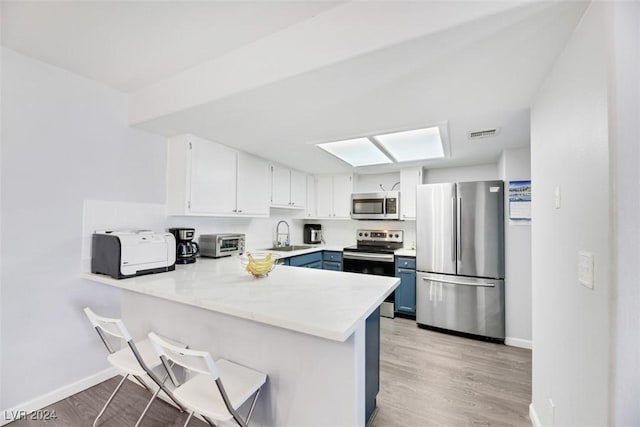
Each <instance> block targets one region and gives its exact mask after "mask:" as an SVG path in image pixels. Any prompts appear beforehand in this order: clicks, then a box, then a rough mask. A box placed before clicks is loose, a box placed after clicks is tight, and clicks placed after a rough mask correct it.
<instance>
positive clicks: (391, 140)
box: [373, 126, 444, 162]
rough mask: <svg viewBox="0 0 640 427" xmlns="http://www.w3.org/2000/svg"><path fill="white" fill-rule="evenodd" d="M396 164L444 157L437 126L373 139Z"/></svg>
mask: <svg viewBox="0 0 640 427" xmlns="http://www.w3.org/2000/svg"><path fill="white" fill-rule="evenodd" d="M373 138H374V139H375V140H376V142H378V143H379V144H380V145H381V146H382V148H383V149H385V150H386V151H387V152H388V153H389V154H391V155H392V156H393V158H394V159H395V160H396V161H397V162H409V161H412V160H428V159H440V158H442V157H444V148H443V147H442V138H441V137H440V129H439V128H438V126H434V127H430V128H424V129H416V130H409V131H405V132H395V133H388V134H386V135H376V136H374V137H373Z"/></svg>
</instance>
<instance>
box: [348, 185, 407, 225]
mask: <svg viewBox="0 0 640 427" xmlns="http://www.w3.org/2000/svg"><path fill="white" fill-rule="evenodd" d="M351 218H353V219H400V192H398V191H384V192H379V193H353V194H351Z"/></svg>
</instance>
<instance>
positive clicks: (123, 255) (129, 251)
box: [91, 230, 176, 279]
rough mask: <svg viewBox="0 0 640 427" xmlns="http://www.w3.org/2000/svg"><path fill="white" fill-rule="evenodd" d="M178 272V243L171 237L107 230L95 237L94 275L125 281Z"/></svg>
mask: <svg viewBox="0 0 640 427" xmlns="http://www.w3.org/2000/svg"><path fill="white" fill-rule="evenodd" d="M175 268H176V240H175V237H173V235H172V234H171V233H155V232H153V231H149V230H122V231H107V230H105V231H96V232H95V233H94V234H93V242H92V245H91V272H92V273H98V274H106V275H108V276H111V277H113V278H114V279H125V278H127V277H135V276H141V275H143V274H151V273H160V272H164V271H172V270H175Z"/></svg>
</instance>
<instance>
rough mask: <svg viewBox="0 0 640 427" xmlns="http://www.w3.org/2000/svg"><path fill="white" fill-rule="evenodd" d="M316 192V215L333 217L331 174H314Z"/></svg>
mask: <svg viewBox="0 0 640 427" xmlns="http://www.w3.org/2000/svg"><path fill="white" fill-rule="evenodd" d="M316 192H317V194H316V201H317V204H316V212H317V214H318V217H320V218H330V217H333V176H331V175H318V176H316Z"/></svg>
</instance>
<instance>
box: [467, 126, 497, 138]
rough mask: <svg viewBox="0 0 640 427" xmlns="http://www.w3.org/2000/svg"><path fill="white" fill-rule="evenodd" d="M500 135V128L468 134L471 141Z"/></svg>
mask: <svg viewBox="0 0 640 427" xmlns="http://www.w3.org/2000/svg"><path fill="white" fill-rule="evenodd" d="M497 134H498V128H495V129H485V130H477V131H473V132H468V135H469V139H480V138H490V137H492V136H496V135H497Z"/></svg>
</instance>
